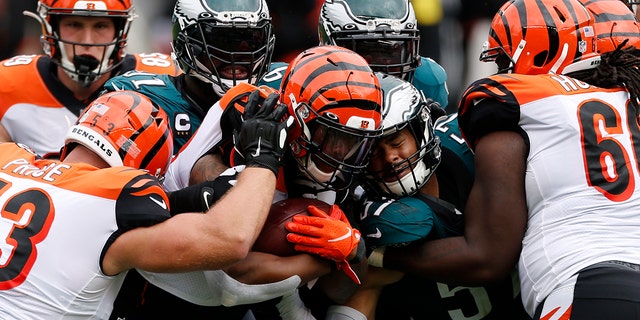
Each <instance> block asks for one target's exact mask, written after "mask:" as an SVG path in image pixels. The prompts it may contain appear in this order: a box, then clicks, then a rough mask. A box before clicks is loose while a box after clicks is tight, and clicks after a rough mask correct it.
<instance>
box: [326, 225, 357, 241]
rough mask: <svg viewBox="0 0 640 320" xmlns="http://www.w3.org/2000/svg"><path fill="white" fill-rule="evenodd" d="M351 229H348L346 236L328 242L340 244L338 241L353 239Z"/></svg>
mask: <svg viewBox="0 0 640 320" xmlns="http://www.w3.org/2000/svg"><path fill="white" fill-rule="evenodd" d="M351 232H352V231H351V228H347V233H345V234H344V235H342V236H341V237H337V238H335V239H329V240H327V241H328V242H338V241H342V240H344V239H347V238H349V237H351Z"/></svg>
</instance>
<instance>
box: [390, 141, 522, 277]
mask: <svg viewBox="0 0 640 320" xmlns="http://www.w3.org/2000/svg"><path fill="white" fill-rule="evenodd" d="M526 155H527V146H526V143H525V141H524V139H523V137H522V136H521V135H520V134H519V133H516V132H514V131H497V132H493V133H488V134H486V135H484V136H482V137H481V138H480V139H479V140H478V141H477V144H476V149H475V162H476V178H475V182H474V184H473V187H472V190H471V193H470V195H469V199H468V201H467V206H466V208H465V211H464V212H465V214H464V217H465V233H464V234H465V235H464V237H451V238H444V239H438V240H432V241H426V242H424V243H421V244H419V245H410V246H407V247H404V248H387V250H386V251H385V252H384V256H383V257H382V261H383V267H385V268H391V269H396V270H404V271H406V272H412V273H414V274H421V275H424V276H428V277H430V278H432V279H434V280H436V281H439V282H446V283H452V284H461V285H471V286H474V285H482V284H486V283H487V282H491V281H493V280H496V279H501V278H504V276H505V275H508V274H509V272H510V271H511V270H512V269H513V268H514V266H515V264H516V262H517V260H518V257H519V254H520V249H521V242H522V238H523V236H524V232H525V229H526V225H527V204H526V198H525V191H524V176H525V169H526Z"/></svg>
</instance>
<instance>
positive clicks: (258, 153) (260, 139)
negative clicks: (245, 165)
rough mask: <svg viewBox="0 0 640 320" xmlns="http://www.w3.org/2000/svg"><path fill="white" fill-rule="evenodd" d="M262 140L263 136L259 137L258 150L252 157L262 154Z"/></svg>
mask: <svg viewBox="0 0 640 320" xmlns="http://www.w3.org/2000/svg"><path fill="white" fill-rule="evenodd" d="M260 142H262V137H258V149H256V152H254V153H253V154H252V155H251V156H252V157H257V156H259V155H260V146H261V145H262V144H260Z"/></svg>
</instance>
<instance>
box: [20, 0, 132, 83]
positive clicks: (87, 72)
mask: <svg viewBox="0 0 640 320" xmlns="http://www.w3.org/2000/svg"><path fill="white" fill-rule="evenodd" d="M80 2H81V1H79V2H76V3H75V6H76V7H82V4H81V3H80ZM53 5H55V2H54V4H53ZM105 6H106V5H105ZM123 8H126V9H122V10H121V9H118V10H116V9H110V8H107V7H104V8H100V7H93V9H78V8H58V7H52V6H48V5H46V4H44V3H43V2H42V1H41V2H39V3H38V14H37V15H36V14H34V13H32V12H28V11H25V12H24V13H25V15H27V16H30V17H32V18H35V19H36V20H38V22H40V24H41V25H42V30H43V35H42V37H41V43H42V48H43V50H44V52H45V53H46V54H47V55H49V56H50V57H51V59H52V61H53V62H54V63H55V64H57V65H58V66H60V67H61V68H62V69H63V71H64V72H65V73H66V74H67V75H68V76H69V77H70V78H71V79H72V80H73V81H75V82H77V83H78V84H80V85H81V86H83V87H88V86H90V85H91V84H93V83H94V82H95V81H97V80H98V79H99V78H100V77H101V76H103V75H105V74H109V73H110V72H111V71H112V70H114V69H115V68H117V67H119V66H120V64H122V58H124V56H125V48H126V46H127V34H128V32H129V28H130V25H131V21H133V19H134V18H135V17H136V15H135V14H134V11H133V7H131V6H130V5H128V6H126V5H125V7H123ZM62 16H79V17H107V18H110V19H111V20H112V21H113V24H114V30H115V34H114V37H113V39H112V40H111V41H109V42H107V43H90V44H88V43H80V42H74V41H68V40H64V39H62V38H61V37H60V19H61V18H62ZM65 45H67V47H68V48H71V50H70V51H68V50H67V48H65ZM79 46H81V47H85V48H86V47H101V48H102V54H101V56H99V57H94V56H91V55H76V51H77V48H78V47H79ZM71 55H73V58H72V59H73V60H70V59H69V56H71Z"/></svg>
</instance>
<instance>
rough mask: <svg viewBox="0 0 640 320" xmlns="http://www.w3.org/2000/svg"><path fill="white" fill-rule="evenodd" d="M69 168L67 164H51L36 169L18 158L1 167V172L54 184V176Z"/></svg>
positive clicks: (25, 160)
mask: <svg viewBox="0 0 640 320" xmlns="http://www.w3.org/2000/svg"><path fill="white" fill-rule="evenodd" d="M70 168H71V166H70V165H68V164H64V163H55V162H52V163H50V164H49V165H47V166H44V167H42V168H38V167H36V166H34V165H32V164H31V163H30V162H29V161H27V159H23V158H18V159H14V160H11V161H9V162H8V163H7V164H5V165H4V166H3V167H2V171H7V170H10V171H11V173H13V174H17V175H21V176H26V177H33V178H37V179H42V180H44V181H47V182H54V181H55V180H56V176H59V175H61V174H63V173H64V172H65V171H66V170H68V169H70Z"/></svg>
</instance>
